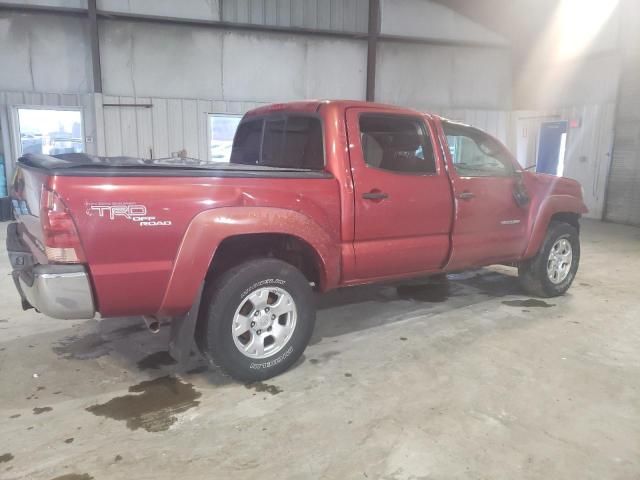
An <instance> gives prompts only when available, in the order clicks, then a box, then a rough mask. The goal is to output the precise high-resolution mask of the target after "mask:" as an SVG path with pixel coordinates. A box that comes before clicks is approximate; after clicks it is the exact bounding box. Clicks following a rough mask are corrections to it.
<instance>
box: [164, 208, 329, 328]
mask: <svg viewBox="0 0 640 480" xmlns="http://www.w3.org/2000/svg"><path fill="white" fill-rule="evenodd" d="M338 235H339V233H338V232H328V231H327V230H326V229H324V228H323V227H322V226H320V225H319V224H318V223H317V222H315V221H314V220H313V219H312V218H310V217H308V216H306V215H304V214H302V213H300V212H296V211H293V210H287V209H281V208H272V207H225V208H218V209H213V210H207V211H204V212H201V213H200V214H198V215H196V217H195V218H194V219H193V220H192V221H191V223H190V224H189V227H188V228H187V231H186V233H185V235H184V237H183V239H182V243H181V245H180V247H179V249H178V253H177V255H176V259H175V261H174V265H173V270H172V273H171V276H170V279H169V282H168V285H167V288H166V290H165V295H164V298H163V300H162V304H161V306H160V309H159V313H158V315H160V316H176V315H181V314H183V313H184V312H186V311H187V310H189V308H190V306H191V304H192V303H193V301H194V299H195V296H196V294H197V292H198V289H199V287H200V286H201V285H202V283H203V282H204V281H205V280H206V278H208V277H210V276H211V275H215V273H214V270H215V268H216V265H221V267H222V268H230V266H232V264H233V265H236V264H238V263H240V261H244V260H246V259H248V258H250V256H248V257H245V256H240V257H239V258H238V260H237V261H234V262H225V261H224V259H225V258H228V253H229V252H237V250H238V248H240V247H239V246H241V245H245V246H247V248H249V249H250V253H251V256H253V257H254V258H255V257H256V255H255V254H256V253H263V254H267V256H269V255H271V256H274V257H275V258H280V257H279V256H278V255H280V256H281V257H284V258H282V259H283V260H285V261H287V260H289V263H292V264H294V266H295V263H293V261H294V260H293V257H292V256H291V255H290V254H291V253H292V252H293V253H295V252H298V253H299V254H301V255H302V258H303V259H304V262H303V263H302V265H303V268H306V269H307V272H303V273H305V275H309V276H308V278H311V279H312V280H311V281H314V282H316V285H317V288H318V289H320V290H323V291H324V290H328V289H331V288H333V287H335V286H336V285H337V284H338V282H339V279H340V242H339V240H338V238H339V237H338ZM276 245H277V246H279V247H280V248H279V249H278V248H274V247H275V246H276ZM284 247H287V248H289V247H291V248H289V250H287V248H284ZM283 248H284V249H283ZM285 252H286V253H287V254H289V255H285ZM218 254H220V256H219V255H218ZM311 261H312V263H309V262H311ZM305 262H306V263H305ZM310 265H312V267H311V266H310Z"/></svg>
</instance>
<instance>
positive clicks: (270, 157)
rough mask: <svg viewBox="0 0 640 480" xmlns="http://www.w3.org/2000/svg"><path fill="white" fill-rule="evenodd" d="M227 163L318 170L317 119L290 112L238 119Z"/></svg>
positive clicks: (320, 150) (319, 129)
mask: <svg viewBox="0 0 640 480" xmlns="http://www.w3.org/2000/svg"><path fill="white" fill-rule="evenodd" d="M231 162H232V163H241V164H245V165H264V166H269V167H279V168H301V169H306V170H322V169H323V168H324V147H323V140H322V125H321V123H320V119H318V118H317V117H312V116H305V115H295V114H292V115H278V116H270V117H266V118H260V119H252V120H248V121H245V122H242V123H241V124H240V126H239V127H238V132H237V134H236V137H235V139H234V144H233V150H232V154H231Z"/></svg>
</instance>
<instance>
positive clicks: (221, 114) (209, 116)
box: [207, 112, 244, 163]
mask: <svg viewBox="0 0 640 480" xmlns="http://www.w3.org/2000/svg"><path fill="white" fill-rule="evenodd" d="M215 117H234V118H235V117H237V118H239V119H240V121H239V122H238V126H237V127H236V132H237V131H238V128H239V127H240V124H241V123H242V119H243V118H244V115H243V114H242V113H227V112H207V162H208V163H216V161H215V160H214V159H213V158H211V140H212V136H211V119H212V118H215ZM236 132H234V133H233V138H232V139H231V148H233V141H234V139H235V138H236ZM229 160H231V155H229ZM222 163H224V162H222Z"/></svg>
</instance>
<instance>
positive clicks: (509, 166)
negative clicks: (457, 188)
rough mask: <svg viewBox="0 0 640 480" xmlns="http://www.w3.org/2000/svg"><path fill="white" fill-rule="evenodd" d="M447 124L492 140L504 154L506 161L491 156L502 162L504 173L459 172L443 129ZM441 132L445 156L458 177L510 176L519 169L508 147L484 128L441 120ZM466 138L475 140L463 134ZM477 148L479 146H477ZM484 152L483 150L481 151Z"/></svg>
mask: <svg viewBox="0 0 640 480" xmlns="http://www.w3.org/2000/svg"><path fill="white" fill-rule="evenodd" d="M446 124H449V125H452V126H454V127H455V128H460V129H465V130H472V131H475V132H477V133H479V134H480V135H484V136H485V137H488V138H489V139H491V140H493V141H494V142H495V143H496V144H497V145H498V146H499V148H500V151H501V153H503V154H504V156H505V157H506V161H502V160H500V159H499V158H496V157H492V158H495V159H496V160H497V161H499V162H500V163H502V164H503V165H504V166H505V168H506V173H505V175H496V174H493V175H465V174H463V173H461V172H460V171H458V169H457V168H456V163H455V162H454V161H453V160H454V159H453V156H452V155H451V148H450V144H449V138H448V137H449V135H447V132H446V130H445V125H446ZM442 133H443V136H444V139H445V141H446V149H445V150H446V155H447V157H449V159H450V161H451V167H452V168H453V171H454V173H455V174H456V175H457V176H458V177H459V178H512V177H513V176H514V175H515V174H516V173H517V172H518V171H520V170H519V169H518V167H517V166H516V164H515V163H514V159H513V155H511V152H510V151H509V149H508V148H507V147H506V146H505V145H504V144H503V143H502V142H501V141H500V140H498V139H497V138H495V137H494V136H493V135H491V134H490V133H487V132H485V131H484V130H482V129H480V128H477V127H473V126H471V125H466V124H463V123H458V122H453V121H450V120H444V119H443V120H442ZM457 136H458V137H460V136H463V135H457ZM464 136H466V137H467V138H470V139H471V140H472V141H473V142H474V143H476V145H477V142H475V140H474V139H473V137H471V136H469V135H464ZM478 148H479V147H478ZM482 153H484V152H482ZM485 155H486V156H489V155H487V154H485Z"/></svg>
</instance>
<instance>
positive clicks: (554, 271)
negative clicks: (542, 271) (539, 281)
mask: <svg viewBox="0 0 640 480" xmlns="http://www.w3.org/2000/svg"><path fill="white" fill-rule="evenodd" d="M572 260H573V251H572V249H571V242H569V240H567V239H566V238H561V239H559V240H557V241H556V243H554V244H553V247H551V251H550V252H549V258H548V259H547V277H548V278H549V280H550V281H551V283H553V284H556V285H557V284H558V283H562V282H563V281H564V280H565V279H566V278H567V275H569V271H570V270H571V263H572Z"/></svg>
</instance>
